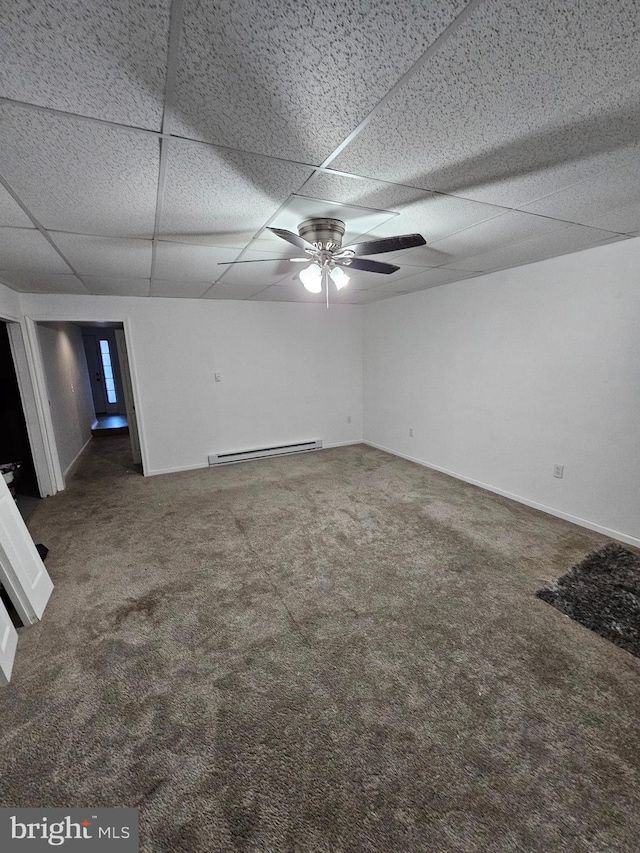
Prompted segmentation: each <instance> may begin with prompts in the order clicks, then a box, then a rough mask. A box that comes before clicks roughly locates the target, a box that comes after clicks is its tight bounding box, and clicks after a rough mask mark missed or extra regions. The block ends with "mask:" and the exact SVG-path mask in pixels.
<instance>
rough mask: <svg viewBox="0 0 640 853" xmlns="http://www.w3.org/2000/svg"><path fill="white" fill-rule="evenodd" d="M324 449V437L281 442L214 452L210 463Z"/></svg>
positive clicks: (228, 462)
mask: <svg viewBox="0 0 640 853" xmlns="http://www.w3.org/2000/svg"><path fill="white" fill-rule="evenodd" d="M310 450H322V439H319V438H318V439H316V441H301V442H298V444H279V445H277V446H276V447H257V448H256V449H255V450H240V451H238V452H237V453H212V454H211V455H210V456H209V465H229V464H230V463H232V462H248V461H249V460H251V459H266V458H267V457H269V456H288V455H289V454H290V453H308V452H309V451H310Z"/></svg>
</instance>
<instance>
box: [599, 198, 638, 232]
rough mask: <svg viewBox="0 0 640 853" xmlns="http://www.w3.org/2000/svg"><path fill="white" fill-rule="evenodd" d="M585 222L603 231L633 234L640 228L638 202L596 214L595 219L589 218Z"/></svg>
mask: <svg viewBox="0 0 640 853" xmlns="http://www.w3.org/2000/svg"><path fill="white" fill-rule="evenodd" d="M587 224H588V225H590V226H591V227H592V228H603V229H604V230H605V231H618V232H619V233H621V234H633V233H634V231H637V230H638V229H639V228H640V204H634V205H633V206H632V207H625V208H623V209H621V210H612V211H611V212H610V213H604V214H602V216H596V218H595V219H590V220H589V221H588V222H587Z"/></svg>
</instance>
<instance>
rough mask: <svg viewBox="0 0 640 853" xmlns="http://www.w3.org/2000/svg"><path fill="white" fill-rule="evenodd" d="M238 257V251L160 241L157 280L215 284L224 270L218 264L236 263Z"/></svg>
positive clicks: (156, 271)
mask: <svg viewBox="0 0 640 853" xmlns="http://www.w3.org/2000/svg"><path fill="white" fill-rule="evenodd" d="M237 255H238V249H228V248H221V247H219V246H184V245H182V243H163V242H160V243H158V245H157V247H156V264H155V270H154V278H160V279H169V280H171V279H173V280H175V281H181V280H184V281H189V280H193V281H209V283H212V282H214V281H215V280H216V279H217V278H219V277H220V274H221V272H220V271H221V270H223V269H224V267H219V266H218V264H219V263H222V262H225V261H233V260H234V259H235V258H236V256H237Z"/></svg>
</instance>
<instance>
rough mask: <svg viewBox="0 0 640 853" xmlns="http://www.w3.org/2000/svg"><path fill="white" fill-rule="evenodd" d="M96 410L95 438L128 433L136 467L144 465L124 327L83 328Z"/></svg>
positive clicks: (115, 325) (98, 326)
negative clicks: (142, 463)
mask: <svg viewBox="0 0 640 853" xmlns="http://www.w3.org/2000/svg"><path fill="white" fill-rule="evenodd" d="M81 331H82V340H83V344H84V350H85V355H86V359H87V370H88V372H89V380H90V383H91V394H92V397H93V403H94V408H95V420H94V423H93V427H92V430H91V431H92V434H93V436H94V437H103V436H106V437H108V436H114V435H117V434H121V433H128V434H129V439H130V443H131V453H132V456H133V461H134V463H135V464H136V465H140V464H141V462H142V454H141V450H140V437H139V433H138V421H137V416H136V407H135V401H134V398H133V386H132V382H131V371H130V366H129V356H128V352H127V343H126V338H125V333H124V327H123V324H122V323H109V324H104V323H91V324H83V325H82V327H81Z"/></svg>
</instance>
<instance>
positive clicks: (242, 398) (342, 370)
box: [22, 294, 362, 474]
mask: <svg viewBox="0 0 640 853" xmlns="http://www.w3.org/2000/svg"><path fill="white" fill-rule="evenodd" d="M22 307H23V311H24V313H25V314H26V315H28V316H30V317H32V318H34V319H36V320H39V319H47V320H56V319H60V320H74V321H79V322H82V321H94V320H110V321H113V320H116V321H124V322H125V331H126V334H127V344H128V348H129V354H130V359H131V361H132V363H133V364H134V375H133V380H134V393H135V394H136V397H137V414H138V418H139V423H140V429H141V438H142V443H143V462H144V464H145V471H146V473H148V474H154V473H156V474H157V473H162V472H166V471H172V470H179V469H185V468H195V467H200V466H206V465H207V456H208V455H209V454H210V453H216V452H225V451H233V450H244V449H247V448H252V447H259V446H264V445H270V444H280V443H284V442H294V441H301V440H309V439H315V438H321V439H322V440H323V442H324V444H325V446H326V445H335V444H341V443H348V442H354V441H360V440H362V313H361V310H360V308H359V306H351V305H334V306H332V307H331V308H330V309H329V310H327V309H326V308H325V307H323V306H321V305H304V304H297V303H295V304H294V303H271V302H235V301H227V300H192V299H141V298H127V297H92V296H57V295H56V296H39V295H34V294H25V295H23V297H22ZM216 372H220V373H221V374H222V381H221V382H219V383H216V382H215V381H214V374H215V373H216ZM348 417H351V419H352V422H351V424H348V423H347V418H348Z"/></svg>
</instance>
